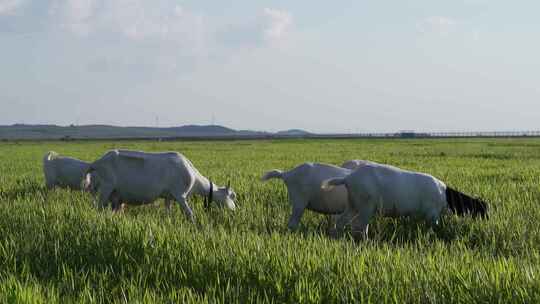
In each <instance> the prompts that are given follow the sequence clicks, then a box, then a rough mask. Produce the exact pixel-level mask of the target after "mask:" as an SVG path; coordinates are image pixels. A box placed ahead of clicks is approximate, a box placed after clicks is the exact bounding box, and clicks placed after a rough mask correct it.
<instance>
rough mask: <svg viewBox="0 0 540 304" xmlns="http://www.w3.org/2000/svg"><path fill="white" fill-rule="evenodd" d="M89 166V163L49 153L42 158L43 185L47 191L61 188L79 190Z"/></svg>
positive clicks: (52, 152)
mask: <svg viewBox="0 0 540 304" xmlns="http://www.w3.org/2000/svg"><path fill="white" fill-rule="evenodd" d="M89 166H90V164H89V163H87V162H84V161H82V160H79V159H76V158H71V157H65V156H61V155H59V154H58V153H56V152H54V151H49V152H47V153H46V154H45V156H44V157H43V173H44V175H45V185H46V186H47V188H48V189H52V188H53V187H61V188H70V189H74V190H80V189H81V181H82V180H83V178H84V174H85V172H86V171H87V170H88V168H89Z"/></svg>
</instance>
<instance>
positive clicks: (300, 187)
mask: <svg viewBox="0 0 540 304" xmlns="http://www.w3.org/2000/svg"><path fill="white" fill-rule="evenodd" d="M350 173H351V170H349V169H344V168H340V167H336V166H333V165H327V164H320V163H304V164H301V165H299V166H297V167H296V168H294V169H292V170H290V171H286V172H283V171H280V170H276V169H274V170H271V171H268V172H266V173H265V174H264V175H263V176H262V178H261V180H262V181H267V180H269V179H272V178H278V179H282V180H283V182H284V183H285V185H286V186H287V192H288V193H289V202H290V204H291V205H292V214H291V216H290V218H289V223H288V227H289V229H290V230H292V231H295V230H296V229H297V228H298V225H299V224H300V219H301V218H302V215H303V214H304V210H305V209H308V210H311V211H315V212H317V213H322V214H327V215H337V214H341V213H342V212H343V211H345V208H346V206H347V190H346V189H345V187H344V186H339V187H336V188H335V189H333V190H332V191H328V192H327V191H322V189H321V185H322V183H323V181H325V180H327V179H329V178H334V177H345V176H347V175H348V174H350ZM329 223H331V219H330V218H329Z"/></svg>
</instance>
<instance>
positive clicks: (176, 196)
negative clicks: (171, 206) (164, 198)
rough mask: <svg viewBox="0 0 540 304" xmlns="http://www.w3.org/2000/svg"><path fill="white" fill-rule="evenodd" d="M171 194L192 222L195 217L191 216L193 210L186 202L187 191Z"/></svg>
mask: <svg viewBox="0 0 540 304" xmlns="http://www.w3.org/2000/svg"><path fill="white" fill-rule="evenodd" d="M173 196H174V199H176V201H177V202H178V204H179V205H180V207H182V210H183V211H184V213H185V214H186V216H187V217H188V218H189V220H191V221H192V222H195V217H194V216H193V211H192V210H191V208H190V207H189V205H188V202H187V198H186V197H187V193H183V194H173Z"/></svg>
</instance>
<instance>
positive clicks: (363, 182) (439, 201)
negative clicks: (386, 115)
mask: <svg viewBox="0 0 540 304" xmlns="http://www.w3.org/2000/svg"><path fill="white" fill-rule="evenodd" d="M343 185H345V187H346V188H347V190H348V193H349V204H348V206H347V210H346V211H345V212H344V214H343V215H342V216H341V217H340V218H339V219H338V221H337V229H338V231H342V230H343V226H344V225H345V224H346V223H347V222H348V221H349V220H350V219H351V218H352V217H353V216H354V220H353V223H352V228H353V233H354V232H356V233H358V232H359V233H361V236H362V237H363V238H367V233H368V224H369V220H370V219H371V217H372V216H373V215H374V214H375V213H376V212H378V213H380V214H382V215H383V216H391V217H398V216H416V217H421V218H424V219H425V220H426V221H428V222H429V223H431V224H433V225H437V224H438V221H439V218H440V216H441V213H442V212H443V211H444V210H446V209H447V208H449V209H450V210H451V211H452V212H454V213H456V214H458V215H464V214H468V213H470V214H472V215H473V216H474V217H476V216H478V215H479V216H481V217H485V218H487V211H488V210H487V209H488V205H487V204H486V203H485V202H483V201H481V200H479V199H475V198H472V197H470V196H468V195H465V194H463V193H461V192H458V191H456V190H454V189H452V188H450V187H448V186H446V185H445V184H444V183H443V182H442V181H440V180H438V179H437V178H435V177H433V176H431V175H428V174H424V173H419V172H412V171H407V170H403V169H400V168H396V167H393V166H388V165H383V164H378V163H374V162H365V163H363V164H360V166H358V168H357V169H356V170H354V171H353V172H352V173H351V174H349V175H348V176H346V177H340V178H332V179H329V180H326V181H324V183H323V185H322V188H323V189H325V190H328V191H332V189H333V188H334V187H335V186H343Z"/></svg>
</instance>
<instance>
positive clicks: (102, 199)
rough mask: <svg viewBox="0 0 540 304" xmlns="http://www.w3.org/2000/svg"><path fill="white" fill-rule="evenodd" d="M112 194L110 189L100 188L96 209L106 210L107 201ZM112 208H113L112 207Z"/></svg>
mask: <svg viewBox="0 0 540 304" xmlns="http://www.w3.org/2000/svg"><path fill="white" fill-rule="evenodd" d="M112 193H113V189H112V188H106V187H102V188H101V189H100V191H99V202H98V206H97V208H98V209H103V208H106V207H107V205H108V203H109V200H110V199H111V194H112ZM113 207H114V206H113Z"/></svg>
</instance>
